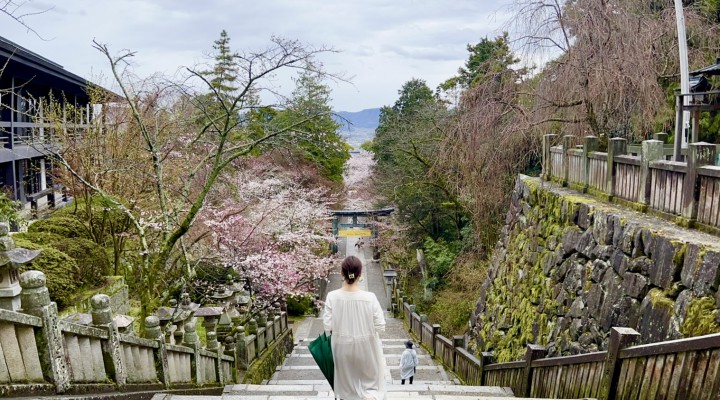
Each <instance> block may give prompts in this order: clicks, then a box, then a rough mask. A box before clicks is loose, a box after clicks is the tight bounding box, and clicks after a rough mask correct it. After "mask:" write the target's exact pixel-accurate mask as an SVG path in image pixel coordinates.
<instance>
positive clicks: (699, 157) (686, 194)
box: [682, 142, 716, 221]
mask: <svg viewBox="0 0 720 400" xmlns="http://www.w3.org/2000/svg"><path fill="white" fill-rule="evenodd" d="M715 152H716V148H715V145H714V144H710V143H705V142H700V143H690V144H689V145H688V157H687V173H686V174H685V180H684V181H683V195H682V199H683V200H682V201H683V207H682V216H683V218H687V219H689V220H690V221H693V220H695V219H696V218H697V213H698V201H699V197H700V180H699V179H698V168H700V167H702V166H705V165H713V164H715Z"/></svg>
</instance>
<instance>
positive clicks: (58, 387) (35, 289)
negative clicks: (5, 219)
mask: <svg viewBox="0 0 720 400" xmlns="http://www.w3.org/2000/svg"><path fill="white" fill-rule="evenodd" d="M20 287H22V292H21V294H20V304H21V307H22V312H24V313H26V314H30V315H34V316H36V317H39V318H41V319H42V329H41V330H40V331H39V332H38V333H36V334H35V341H36V342H37V346H38V353H40V354H39V355H40V363H41V365H42V369H43V375H46V376H49V377H51V378H52V381H53V383H54V384H55V391H56V392H57V393H64V392H65V391H66V390H67V389H68V388H69V387H70V372H69V371H68V365H67V362H66V361H65V343H64V341H63V336H62V332H60V327H59V326H58V311H57V304H55V302H51V301H50V293H49V292H48V289H47V287H46V286H45V274H43V273H42V272H40V271H27V272H23V273H22V274H21V275H20Z"/></svg>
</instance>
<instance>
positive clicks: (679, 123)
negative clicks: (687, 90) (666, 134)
mask: <svg viewBox="0 0 720 400" xmlns="http://www.w3.org/2000/svg"><path fill="white" fill-rule="evenodd" d="M682 109H683V103H682V96H680V95H677V96H675V138H674V145H675V147H674V148H673V161H682V153H681V152H682V138H683V135H684V132H683V111H682Z"/></svg>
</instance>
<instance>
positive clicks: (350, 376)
mask: <svg viewBox="0 0 720 400" xmlns="http://www.w3.org/2000/svg"><path fill="white" fill-rule="evenodd" d="M340 272H341V274H342V277H343V279H344V282H343V285H342V287H341V288H340V289H338V290H333V291H332V292H330V293H328V295H327V298H326V299H325V311H324V313H323V324H324V326H325V332H326V333H328V334H330V333H332V351H333V359H334V361H335V384H334V386H335V388H334V389H335V397H336V398H340V399H343V400H366V399H376V400H381V399H383V398H384V396H385V395H384V393H385V358H384V357H383V352H382V345H381V342H380V336H379V335H378V332H379V331H385V316H384V314H383V310H382V307H381V306H380V303H379V302H378V300H377V297H375V294H374V293H371V292H366V291H364V290H361V289H360V288H359V287H358V282H359V281H360V276H361V275H362V272H363V271H362V262H361V261H360V259H358V258H357V257H355V256H349V257H347V258H345V260H343V262H342V265H341V267H340Z"/></svg>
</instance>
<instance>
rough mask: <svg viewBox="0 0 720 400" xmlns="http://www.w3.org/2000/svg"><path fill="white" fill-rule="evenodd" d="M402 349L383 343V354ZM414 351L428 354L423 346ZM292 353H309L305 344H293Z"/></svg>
mask: <svg viewBox="0 0 720 400" xmlns="http://www.w3.org/2000/svg"><path fill="white" fill-rule="evenodd" d="M403 350H405V346H394V345H383V354H386V355H387V354H392V355H396V356H400V354H402V352H403ZM415 351H416V352H417V355H418V356H421V355H422V356H427V355H429V354H428V352H427V351H425V349H423V348H415ZM292 354H310V350H308V348H307V346H295V350H293V352H292Z"/></svg>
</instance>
